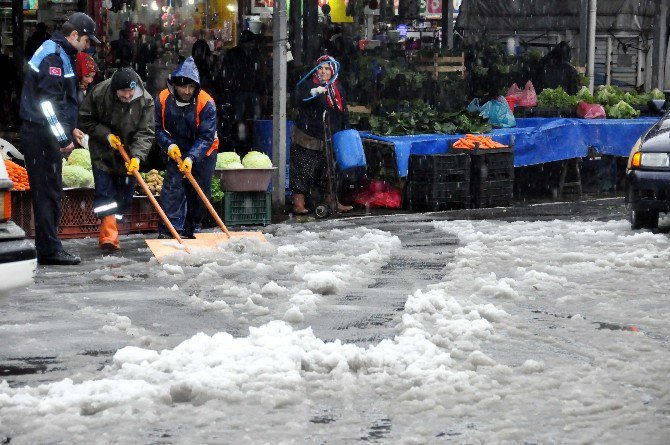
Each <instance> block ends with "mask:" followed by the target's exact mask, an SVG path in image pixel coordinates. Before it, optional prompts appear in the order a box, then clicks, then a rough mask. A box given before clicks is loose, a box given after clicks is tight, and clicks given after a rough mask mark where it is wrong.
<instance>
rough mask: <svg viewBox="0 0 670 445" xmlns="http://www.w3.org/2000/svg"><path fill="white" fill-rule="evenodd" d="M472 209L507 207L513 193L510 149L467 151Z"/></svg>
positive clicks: (512, 165) (512, 162)
mask: <svg viewBox="0 0 670 445" xmlns="http://www.w3.org/2000/svg"><path fill="white" fill-rule="evenodd" d="M469 151H470V153H471V162H470V165H471V176H470V195H471V196H472V207H473V208H475V209H479V208H484V207H509V206H510V205H512V195H513V192H514V153H513V151H512V149H511V148H499V149H486V150H480V149H475V150H469Z"/></svg>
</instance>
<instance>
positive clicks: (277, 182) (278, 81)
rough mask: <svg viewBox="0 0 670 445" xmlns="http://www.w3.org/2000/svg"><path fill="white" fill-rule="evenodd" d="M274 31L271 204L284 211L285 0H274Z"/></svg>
mask: <svg viewBox="0 0 670 445" xmlns="http://www.w3.org/2000/svg"><path fill="white" fill-rule="evenodd" d="M272 32H273V45H272V47H273V50H272V74H273V76H272V78H273V82H272V163H273V164H274V165H276V166H277V170H275V175H274V181H273V184H272V204H273V207H275V208H278V209H282V210H283V208H284V205H285V200H286V191H285V184H286V39H287V34H288V33H287V27H286V0H274V6H273V12H272Z"/></svg>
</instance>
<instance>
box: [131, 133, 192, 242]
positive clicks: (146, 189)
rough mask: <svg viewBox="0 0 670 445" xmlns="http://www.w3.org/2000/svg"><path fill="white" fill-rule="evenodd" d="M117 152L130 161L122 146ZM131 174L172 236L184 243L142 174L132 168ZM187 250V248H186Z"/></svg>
mask: <svg viewBox="0 0 670 445" xmlns="http://www.w3.org/2000/svg"><path fill="white" fill-rule="evenodd" d="M119 153H121V156H123V160H124V161H126V162H130V158H129V157H128V153H126V149H125V148H123V146H121V147H119ZM133 176H135V179H137V182H138V183H139V184H140V186H142V190H144V193H145V194H146V195H147V198H149V201H151V204H153V206H154V208H155V209H156V211H157V212H158V214H159V215H160V217H161V219H162V220H163V222H164V223H165V225H166V226H167V228H168V230H170V233H171V234H172V237H173V238H174V239H176V240H177V241H178V242H179V244H184V240H182V239H181V236H179V234H178V233H177V231H176V230H175V228H174V226H173V225H172V223H171V222H170V218H168V217H167V215H166V214H165V212H164V211H163V209H161V206H160V205H159V204H158V201H156V198H154V194H153V193H151V190H149V187H148V186H147V183H146V182H144V179H142V175H140V172H138V171H137V170H133ZM187 251H188V249H187Z"/></svg>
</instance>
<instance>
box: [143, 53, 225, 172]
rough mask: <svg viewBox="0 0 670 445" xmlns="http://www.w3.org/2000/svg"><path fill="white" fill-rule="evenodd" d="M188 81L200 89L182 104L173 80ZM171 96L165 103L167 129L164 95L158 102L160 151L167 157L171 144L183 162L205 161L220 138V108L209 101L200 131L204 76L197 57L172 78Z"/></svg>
mask: <svg viewBox="0 0 670 445" xmlns="http://www.w3.org/2000/svg"><path fill="white" fill-rule="evenodd" d="M175 77H186V78H189V79H191V80H193V81H194V82H195V83H196V84H197V85H198V87H197V88H196V91H195V93H194V94H193V98H192V99H191V101H189V102H181V101H178V100H177V98H176V96H175V94H174V86H173V85H172V84H171V81H170V80H171V79H174V78H175ZM167 89H168V91H169V92H170V95H169V96H168V98H167V100H166V101H165V128H163V106H162V104H161V101H160V95H159V96H157V97H156V98H155V99H154V110H155V113H154V114H155V122H156V125H155V128H156V142H157V143H158V146H159V147H160V149H161V150H162V151H163V152H164V153H167V149H168V147H169V146H170V145H171V144H177V146H179V148H180V150H181V152H182V158H183V159H185V158H187V157H189V158H191V159H193V161H194V162H197V161H199V160H202V159H203V158H204V157H205V156H206V154H207V151H209V149H210V147H211V146H212V143H213V142H214V139H215V138H216V106H215V105H214V101H209V102H208V103H207V104H206V105H205V106H204V107H203V108H202V110H201V111H200V126H199V127H196V119H195V113H196V98H197V96H198V94H200V93H201V90H200V74H199V73H198V68H197V67H196V65H195V61H194V60H193V57H189V58H188V59H186V60H184V61H183V62H182V63H181V65H179V66H178V67H177V69H176V70H174V71H173V72H172V74H170V77H169V78H168V86H167Z"/></svg>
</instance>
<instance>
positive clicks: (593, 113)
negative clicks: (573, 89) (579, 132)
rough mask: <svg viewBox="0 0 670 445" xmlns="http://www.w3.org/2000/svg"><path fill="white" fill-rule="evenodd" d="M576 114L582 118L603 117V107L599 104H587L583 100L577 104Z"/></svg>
mask: <svg viewBox="0 0 670 445" xmlns="http://www.w3.org/2000/svg"><path fill="white" fill-rule="evenodd" d="M577 116H579V117H583V118H584V119H605V118H606V117H607V114H605V109H604V108H603V106H602V105H599V104H589V103H586V102H584V101H581V102H579V104H577Z"/></svg>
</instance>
